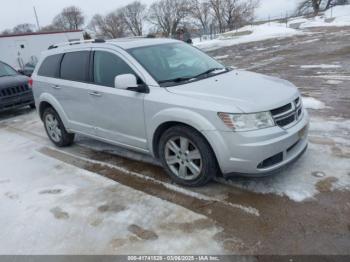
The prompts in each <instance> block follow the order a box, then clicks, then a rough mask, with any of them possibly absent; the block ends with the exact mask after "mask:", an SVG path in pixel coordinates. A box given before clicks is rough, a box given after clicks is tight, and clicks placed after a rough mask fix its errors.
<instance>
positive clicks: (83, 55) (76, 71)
mask: <svg viewBox="0 0 350 262" xmlns="http://www.w3.org/2000/svg"><path fill="white" fill-rule="evenodd" d="M89 59H90V52H89V51H78V52H72V53H66V54H65V55H64V57H63V60H62V63H61V73H60V77H61V78H63V79H67V80H72V81H78V82H86V81H88V74H87V72H88V67H89Z"/></svg>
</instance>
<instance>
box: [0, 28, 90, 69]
mask: <svg viewBox="0 0 350 262" xmlns="http://www.w3.org/2000/svg"><path fill="white" fill-rule="evenodd" d="M83 39H84V37H83V31H81V30H75V31H65V32H40V33H25V34H16V35H1V36H0V61H3V62H5V63H7V64H9V65H11V66H12V67H14V68H15V69H17V70H18V69H22V68H23V66H24V65H25V64H27V63H32V64H36V63H37V61H38V59H39V57H40V54H41V52H42V51H44V50H47V49H48V48H49V46H50V45H53V44H58V43H62V42H71V41H77V40H83Z"/></svg>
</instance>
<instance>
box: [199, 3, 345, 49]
mask: <svg viewBox="0 0 350 262" xmlns="http://www.w3.org/2000/svg"><path fill="white" fill-rule="evenodd" d="M320 26H321V27H322V26H350V5H345V6H336V7H334V8H332V9H329V10H327V11H326V12H324V14H321V15H319V16H316V17H312V18H305V17H297V18H292V19H290V20H289V21H288V23H287V26H286V24H285V23H278V22H270V23H264V24H260V25H252V26H251V25H248V26H244V27H242V28H239V29H238V30H234V31H229V32H226V33H223V34H221V35H219V36H218V38H217V39H213V40H203V41H200V39H199V38H195V39H193V44H194V45H195V46H197V47H198V48H200V49H203V50H206V51H210V50H215V49H219V48H222V47H227V46H232V45H237V44H243V43H248V42H256V41H262V40H267V39H271V38H282V37H290V36H294V35H298V34H304V33H305V32H303V31H302V30H299V29H304V28H308V27H320ZM295 28H298V29H295ZM314 41H318V39H312V40H308V42H305V43H311V42H314ZM262 50H263V49H262ZM262 50H259V49H257V51H262Z"/></svg>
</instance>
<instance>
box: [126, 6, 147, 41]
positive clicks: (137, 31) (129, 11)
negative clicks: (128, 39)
mask: <svg viewBox="0 0 350 262" xmlns="http://www.w3.org/2000/svg"><path fill="white" fill-rule="evenodd" d="M146 10H147V9H146V5H144V4H142V3H141V2H139V1H134V2H132V3H131V4H128V5H126V6H125V7H123V8H121V9H120V15H121V18H122V20H123V22H124V23H125V25H126V27H127V29H128V30H129V31H130V33H131V34H133V35H134V36H141V35H142V31H143V23H144V20H145V19H146V17H147V14H146Z"/></svg>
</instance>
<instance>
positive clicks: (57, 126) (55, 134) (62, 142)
mask: <svg viewBox="0 0 350 262" xmlns="http://www.w3.org/2000/svg"><path fill="white" fill-rule="evenodd" d="M43 121H44V126H45V131H46V134H47V136H48V137H49V138H50V140H51V141H52V143H54V144H55V145H56V146H58V147H65V146H70V145H71V144H72V143H73V141H74V134H71V133H68V132H67V130H66V128H65V127H64V125H63V123H62V120H61V118H60V116H59V115H58V114H57V112H56V111H55V110H54V109H53V108H52V107H48V108H46V109H45V111H44V114H43Z"/></svg>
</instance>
